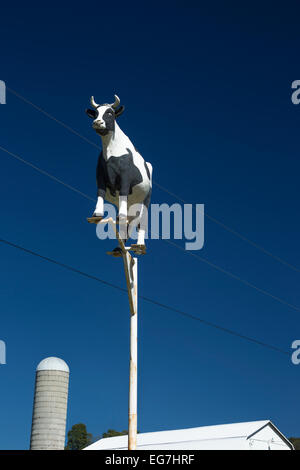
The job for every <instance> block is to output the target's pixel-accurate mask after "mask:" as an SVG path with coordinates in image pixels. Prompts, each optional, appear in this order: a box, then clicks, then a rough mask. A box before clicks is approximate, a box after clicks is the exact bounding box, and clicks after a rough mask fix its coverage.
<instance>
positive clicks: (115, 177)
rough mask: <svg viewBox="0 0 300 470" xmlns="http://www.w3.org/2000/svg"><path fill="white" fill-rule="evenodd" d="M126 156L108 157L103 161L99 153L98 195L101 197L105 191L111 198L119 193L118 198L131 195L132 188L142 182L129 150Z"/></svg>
mask: <svg viewBox="0 0 300 470" xmlns="http://www.w3.org/2000/svg"><path fill="white" fill-rule="evenodd" d="M126 150H127V152H128V153H127V154H125V155H122V156H120V157H113V156H112V157H110V158H109V159H108V160H107V161H105V160H104V158H103V154H102V152H101V154H100V156H99V160H98V166H97V185H98V195H99V196H102V197H103V194H105V191H106V189H107V188H108V189H109V190H110V193H111V195H112V196H115V195H116V191H119V195H120V196H128V195H129V194H131V193H132V188H133V186H135V185H137V184H139V183H141V182H142V181H143V178H142V174H141V172H140V170H139V169H138V168H137V167H136V166H135V164H134V163H133V155H132V152H131V151H130V150H129V149H126Z"/></svg>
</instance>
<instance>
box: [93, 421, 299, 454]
mask: <svg viewBox="0 0 300 470" xmlns="http://www.w3.org/2000/svg"><path fill="white" fill-rule="evenodd" d="M127 439H128V438H127V436H116V437H109V438H106V439H100V440H99V441H97V442H95V443H94V444H91V445H90V446H88V447H86V448H85V449H84V450H98V449H99V450H100V449H103V450H104V449H105V450H108V449H114V450H125V449H127ZM137 448H138V449H141V450H142V449H153V450H154V449H169V450H172V449H191V450H195V449H215V450H217V449H251V448H253V449H259V448H261V449H268V448H269V449H272V450H273V449H274V450H275V449H286V450H288V449H293V446H292V444H291V443H290V442H289V441H288V440H287V439H286V438H285V437H284V436H283V434H281V432H280V431H279V430H278V429H277V428H276V427H275V426H274V425H273V424H272V423H271V421H269V420H264V421H250V422H246V423H233V424H221V425H218V426H203V427H199V428H190V429H176V430H173V431H159V432H147V433H143V434H138V435H137Z"/></svg>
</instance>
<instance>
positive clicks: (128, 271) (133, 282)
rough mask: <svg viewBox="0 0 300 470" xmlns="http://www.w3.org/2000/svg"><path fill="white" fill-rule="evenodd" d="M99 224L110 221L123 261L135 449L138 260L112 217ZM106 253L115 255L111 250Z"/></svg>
mask: <svg viewBox="0 0 300 470" xmlns="http://www.w3.org/2000/svg"><path fill="white" fill-rule="evenodd" d="M100 223H101V224H107V223H110V224H111V225H112V227H113V229H114V231H115V234H116V237H117V240H118V242H119V246H120V248H121V253H122V254H121V255H117V256H122V258H123V261H124V269H125V277H126V284H127V291H128V299H129V308H130V363H129V403H128V450H136V436H137V352H138V351H137V329H138V323H137V307H138V305H137V303H138V269H137V268H138V260H137V258H135V257H133V256H131V254H130V253H129V249H128V248H127V247H126V246H125V244H124V241H123V239H122V237H121V236H120V233H119V231H118V230H117V225H116V222H115V221H114V220H113V219H112V218H109V219H103V220H101V221H100ZM108 254H110V255H113V256H115V254H114V253H113V252H108Z"/></svg>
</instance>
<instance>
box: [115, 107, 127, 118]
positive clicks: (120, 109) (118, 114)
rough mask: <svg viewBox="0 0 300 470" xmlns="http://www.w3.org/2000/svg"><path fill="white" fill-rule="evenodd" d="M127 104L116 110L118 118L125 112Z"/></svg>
mask: <svg viewBox="0 0 300 470" xmlns="http://www.w3.org/2000/svg"><path fill="white" fill-rule="evenodd" d="M124 109H125V106H120V107H119V108H118V109H116V111H115V116H116V118H117V117H119V116H121V114H122V113H123V112H124Z"/></svg>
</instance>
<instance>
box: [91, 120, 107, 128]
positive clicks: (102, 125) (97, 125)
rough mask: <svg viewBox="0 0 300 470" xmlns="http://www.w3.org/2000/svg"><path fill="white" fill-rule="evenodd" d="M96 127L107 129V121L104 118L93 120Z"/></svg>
mask: <svg viewBox="0 0 300 470" xmlns="http://www.w3.org/2000/svg"><path fill="white" fill-rule="evenodd" d="M93 128H94V129H105V122H104V121H103V120H102V119H97V120H96V121H94V122H93Z"/></svg>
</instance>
